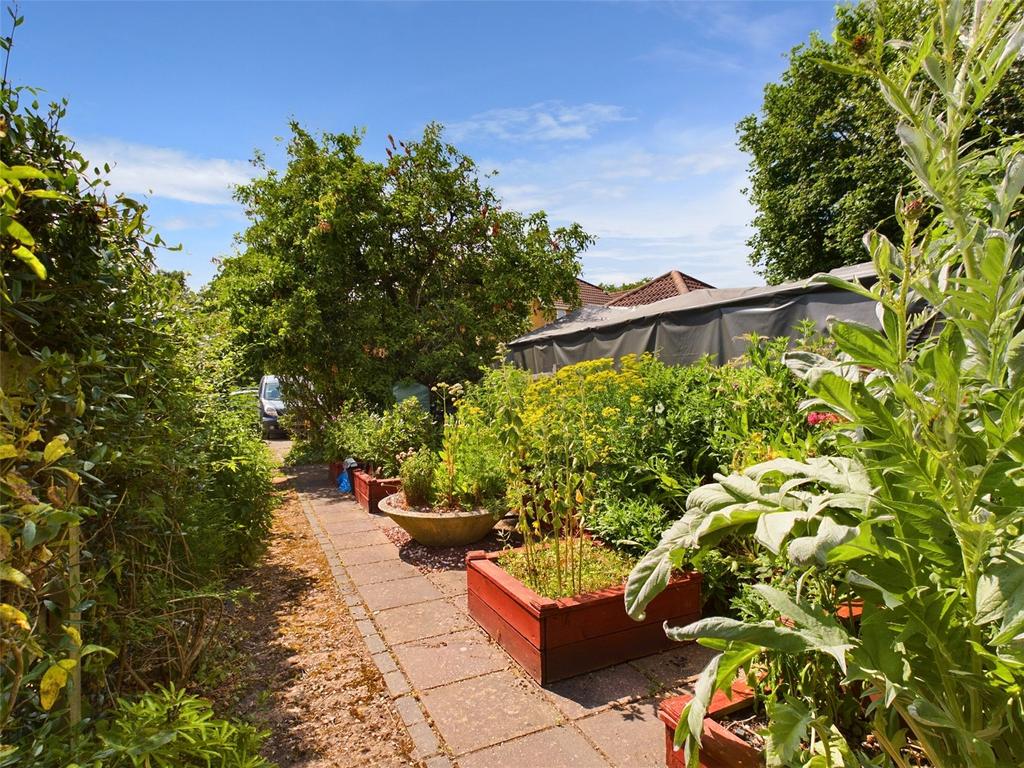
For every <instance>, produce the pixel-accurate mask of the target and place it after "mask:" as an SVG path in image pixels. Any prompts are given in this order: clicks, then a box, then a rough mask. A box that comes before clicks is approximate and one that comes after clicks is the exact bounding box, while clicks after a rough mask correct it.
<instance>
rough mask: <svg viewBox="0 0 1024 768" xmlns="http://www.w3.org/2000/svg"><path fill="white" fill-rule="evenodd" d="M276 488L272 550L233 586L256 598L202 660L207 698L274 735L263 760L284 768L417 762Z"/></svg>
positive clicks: (229, 621) (318, 558) (230, 615)
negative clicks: (279, 501) (277, 498)
mask: <svg viewBox="0 0 1024 768" xmlns="http://www.w3.org/2000/svg"><path fill="white" fill-rule="evenodd" d="M270 448H271V450H272V451H273V452H274V453H275V454H276V455H277V456H278V457H280V456H281V455H283V453H285V452H287V449H288V448H287V443H285V442H284V441H275V442H273V443H271V444H270ZM278 488H279V493H280V495H281V498H282V505H281V507H280V508H279V509H278V510H277V512H276V513H275V516H274V527H273V531H272V534H271V538H270V542H269V546H268V549H267V551H266V553H265V554H264V556H263V557H262V559H261V560H260V562H259V563H258V564H257V565H256V566H255V567H253V568H252V569H250V570H249V571H248V572H247V573H246V575H245V576H244V578H242V579H240V580H239V581H238V582H237V583H236V584H235V585H234V586H236V587H239V588H242V589H244V590H249V591H251V599H240V600H239V601H237V602H235V603H233V604H232V605H230V606H229V607H228V610H227V612H226V616H225V620H224V622H223V624H222V626H221V630H220V633H219V643H217V644H216V646H215V647H214V649H213V650H212V651H211V654H210V656H209V658H208V660H207V662H206V669H205V671H204V675H203V677H204V678H205V679H206V680H207V681H208V682H209V683H210V684H212V685H213V690H212V691H206V693H207V695H209V696H211V697H212V698H214V700H215V701H216V702H217V704H218V705H219V709H221V711H225V712H229V713H231V714H233V715H237V716H240V717H243V718H245V719H247V720H249V721H251V722H253V723H255V724H257V725H258V726H260V727H262V728H265V729H267V730H269V731H270V736H269V737H268V739H267V741H266V745H265V749H264V754H265V756H266V757H267V758H269V759H271V760H273V761H274V762H276V763H277V764H278V765H280V766H282V768H300V767H301V768H326V767H327V766H345V767H346V768H347V767H349V766H352V767H353V768H355V767H356V766H414V765H418V764H419V763H418V762H417V761H416V760H414V759H413V758H412V757H411V753H412V742H411V740H410V738H409V736H408V733H407V731H406V729H405V727H404V726H403V725H402V722H401V720H400V718H399V716H398V714H397V712H396V711H395V708H394V705H393V704H392V702H391V698H390V696H389V695H388V693H387V689H386V688H385V685H384V680H383V678H382V676H381V674H380V672H379V671H378V670H377V668H376V666H375V665H374V663H373V661H372V659H371V658H370V655H369V651H368V650H367V648H366V645H365V644H364V642H363V639H362V637H361V635H360V634H359V632H358V630H357V629H356V626H355V622H354V620H353V619H352V617H351V615H350V614H349V612H348V609H347V607H346V606H345V604H344V602H343V601H341V600H340V599H339V596H338V591H337V586H336V584H335V581H334V578H333V577H332V575H331V572H330V569H329V568H328V566H327V562H326V560H325V559H324V555H323V552H322V550H321V549H320V547H319V545H318V544H317V541H316V539H315V538H313V535H312V533H311V531H310V529H309V524H308V522H307V521H306V518H305V516H304V515H303V512H302V508H301V505H300V503H299V500H298V497H297V495H296V493H295V491H294V490H292V489H291V488H290V487H288V485H287V483H286V481H285V480H284V479H283V478H279V481H278Z"/></svg>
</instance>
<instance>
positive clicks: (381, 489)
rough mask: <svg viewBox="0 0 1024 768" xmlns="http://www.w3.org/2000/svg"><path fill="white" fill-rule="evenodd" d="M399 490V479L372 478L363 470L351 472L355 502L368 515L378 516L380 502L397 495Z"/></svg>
mask: <svg viewBox="0 0 1024 768" xmlns="http://www.w3.org/2000/svg"><path fill="white" fill-rule="evenodd" d="M401 489H402V479H401V478H400V477H374V476H373V475H371V474H370V473H369V472H367V471H366V470H364V469H357V470H354V471H353V472H352V491H353V492H354V493H355V495H356V501H358V502H359V504H360V506H362V508H363V509H365V510H366V511H367V512H369V513H370V514H373V515H379V514H380V513H381V512H380V506H379V504H380V502H381V500H382V499H384V497H385V496H390V495H391V494H393V493H398V491H400V490H401Z"/></svg>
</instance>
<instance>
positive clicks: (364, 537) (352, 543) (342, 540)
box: [329, 528, 394, 550]
mask: <svg viewBox="0 0 1024 768" xmlns="http://www.w3.org/2000/svg"><path fill="white" fill-rule="evenodd" d="M329 538H330V540H331V544H333V545H334V548H335V549H338V550H343V549H356V548H357V547H369V546H371V545H374V544H388V545H389V546H391V547H392V549H393V548H394V544H392V543H391V541H390V540H389V539H388V537H387V536H385V535H384V534H383V533H382V532H381V531H379V530H377V529H376V528H374V529H373V530H372V531H356V532H355V533H338V534H332V535H330V536H329Z"/></svg>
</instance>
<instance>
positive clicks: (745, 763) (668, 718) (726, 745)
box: [658, 680, 764, 768]
mask: <svg viewBox="0 0 1024 768" xmlns="http://www.w3.org/2000/svg"><path fill="white" fill-rule="evenodd" d="M691 698H692V697H691V696H690V695H689V694H687V693H684V694H682V695H681V696H673V697H672V698H670V699H665V700H664V701H662V702H661V704H660V705H659V706H658V718H659V719H660V720H661V722H663V723H664V724H665V765H666V766H668V768H688V767H687V765H686V759H685V757H684V756H683V751H682V750H678V751H676V749H675V747H674V745H673V739H674V738H675V733H676V726H677V725H678V724H679V718H680V717H681V716H682V714H683V709H684V708H685V707H686V705H687V704H688V703H689V702H690V699H691ZM753 702H754V692H753V691H752V690H751V689H750V686H748V685H747V684H746V683H745V682H743V681H742V680H738V681H736V682H735V683H733V685H732V698H731V699H730V698H729V697H728V696H726V694H725V693H724V692H723V691H718V692H716V693H715V695H714V696H713V697H712V699H711V706H710V707H708V715H707V717H705V718H704V733H703V734H702V736H701V750H700V768H761V766H763V765H764V753H763V752H762V751H761V750H759V749H758V748H757V747H755V746H753V745H752V744H748V743H747V742H745V741H744V740H743V739H741V738H740V737H739V736H737V735H736V734H734V733H733V732H732V731H730V730H729V729H728V728H726V727H725V726H724V725H721V724H719V722H718V721H719V720H720V719H721V718H722V717H724V716H725V715H729V714H732V713H733V712H738V711H740V710H742V709H746V708H747V707H749V706H750V705H751V704H753ZM689 768H696V766H689Z"/></svg>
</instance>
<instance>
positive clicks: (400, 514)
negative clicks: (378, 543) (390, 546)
mask: <svg viewBox="0 0 1024 768" xmlns="http://www.w3.org/2000/svg"><path fill="white" fill-rule="evenodd" d="M400 496H401V494H398V493H393V494H391V495H390V496H387V497H385V498H384V499H383V500H382V501H381V502H380V511H381V512H383V513H384V514H386V515H387V516H388V517H390V518H391V519H392V520H394V521H395V522H396V523H398V524H399V525H400V526H402V528H404V529H405V532H406V533H408V534H409V535H410V536H412V537H413V538H414V539H415V540H416V541H418V542H419V543H420V544H424V545H426V546H428V547H459V546H462V545H463V544H472V543H473V542H474V541H479V540H480V539H482V538H483V537H484V536H486V535H487V534H488V533H490V530H491V529H492V528H493V527H494V526H495V524H496V523H497V522H498V521H497V520H495V519H494V515H492V514H491V513H490V512H488V511H487V510H485V509H475V510H471V511H468V512H462V511H460V512H450V511H447V512H445V513H444V514H440V513H437V512H420V511H418V510H415V509H406V508H405V507H403V506H402V505H401V504H400V503H399V497H400Z"/></svg>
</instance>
